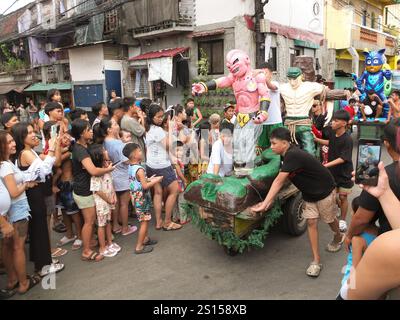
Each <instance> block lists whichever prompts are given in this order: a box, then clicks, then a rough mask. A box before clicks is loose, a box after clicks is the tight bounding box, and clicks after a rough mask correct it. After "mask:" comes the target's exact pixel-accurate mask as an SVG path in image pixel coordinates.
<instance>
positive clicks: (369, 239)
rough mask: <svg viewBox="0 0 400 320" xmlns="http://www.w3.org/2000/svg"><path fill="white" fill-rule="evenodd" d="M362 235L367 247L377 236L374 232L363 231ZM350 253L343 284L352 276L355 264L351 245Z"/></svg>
mask: <svg viewBox="0 0 400 320" xmlns="http://www.w3.org/2000/svg"><path fill="white" fill-rule="evenodd" d="M361 237H363V238H364V240H365V242H366V243H367V247H369V246H370V244H371V242H372V241H374V240H375V238H376V236H375V235H373V234H369V233H367V232H363V233H362V234H361ZM349 251H350V252H349V254H348V256H347V265H346V270H345V271H344V276H343V279H342V285H343V284H344V283H345V282H346V281H347V279H348V278H349V277H350V271H351V267H352V266H353V253H352V248H351V246H350V250H349Z"/></svg>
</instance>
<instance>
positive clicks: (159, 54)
mask: <svg viewBox="0 0 400 320" xmlns="http://www.w3.org/2000/svg"><path fill="white" fill-rule="evenodd" d="M188 49H189V47H187V48H184V47H181V48H174V49H163V50H159V51H151V52H147V53H144V54H140V55H138V56H136V57H132V58H129V61H137V60H149V59H157V58H166V57H170V58H172V57H175V56H176V55H178V54H180V53H183V52H185V51H186V50H188Z"/></svg>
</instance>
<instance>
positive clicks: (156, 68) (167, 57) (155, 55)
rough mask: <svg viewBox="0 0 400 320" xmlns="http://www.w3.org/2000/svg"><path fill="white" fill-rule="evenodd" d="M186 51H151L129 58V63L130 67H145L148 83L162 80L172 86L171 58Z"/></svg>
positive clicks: (182, 48) (176, 49) (179, 49)
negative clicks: (136, 65)
mask: <svg viewBox="0 0 400 320" xmlns="http://www.w3.org/2000/svg"><path fill="white" fill-rule="evenodd" d="M188 49H189V48H188V47H186V48H185V47H181V48H174V49H164V50H160V51H152V52H148V53H144V54H140V55H138V56H136V57H133V58H129V61H130V65H131V66H135V64H137V63H140V65H143V64H144V65H147V69H148V70H149V78H148V81H156V80H163V81H164V82H166V83H168V84H169V85H170V86H172V70H173V58H174V57H175V56H176V55H178V54H180V53H183V52H185V51H186V50H188Z"/></svg>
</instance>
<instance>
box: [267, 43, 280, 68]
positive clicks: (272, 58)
mask: <svg viewBox="0 0 400 320" xmlns="http://www.w3.org/2000/svg"><path fill="white" fill-rule="evenodd" d="M276 53H277V51H276V48H271V49H270V51H269V60H268V63H269V64H270V65H271V67H272V71H277V69H278V56H277V54H276Z"/></svg>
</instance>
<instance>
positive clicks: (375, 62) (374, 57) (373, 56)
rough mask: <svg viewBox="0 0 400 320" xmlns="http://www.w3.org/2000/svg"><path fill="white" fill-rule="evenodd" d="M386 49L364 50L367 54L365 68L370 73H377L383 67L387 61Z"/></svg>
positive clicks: (365, 54)
mask: <svg viewBox="0 0 400 320" xmlns="http://www.w3.org/2000/svg"><path fill="white" fill-rule="evenodd" d="M385 50H386V49H381V50H379V51H368V50H365V51H364V52H363V54H364V56H365V69H366V70H367V71H368V72H370V73H377V72H379V71H380V70H381V69H382V66H383V65H384V64H385V63H386V58H385V55H384V53H385Z"/></svg>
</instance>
